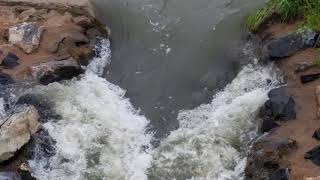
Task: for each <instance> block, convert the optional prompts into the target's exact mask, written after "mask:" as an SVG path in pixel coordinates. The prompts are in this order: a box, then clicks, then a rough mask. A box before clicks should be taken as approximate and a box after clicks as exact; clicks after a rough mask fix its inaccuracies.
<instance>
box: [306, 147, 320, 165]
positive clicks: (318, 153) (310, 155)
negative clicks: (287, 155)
mask: <svg viewBox="0 0 320 180" xmlns="http://www.w3.org/2000/svg"><path fill="white" fill-rule="evenodd" d="M304 158H305V159H309V160H310V161H312V162H313V163H314V164H316V165H317V166H320V146H317V147H315V148H313V149H312V150H310V151H308V152H307V153H306V154H305V155H304Z"/></svg>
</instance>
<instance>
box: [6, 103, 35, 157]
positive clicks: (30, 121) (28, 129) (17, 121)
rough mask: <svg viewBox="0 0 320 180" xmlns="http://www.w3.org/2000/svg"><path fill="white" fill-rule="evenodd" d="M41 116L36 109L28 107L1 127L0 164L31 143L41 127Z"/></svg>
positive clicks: (15, 114)
mask: <svg viewBox="0 0 320 180" xmlns="http://www.w3.org/2000/svg"><path fill="white" fill-rule="evenodd" d="M38 120H39V114H38V111H37V109H36V108H35V107H33V106H28V107H25V108H23V109H21V110H20V111H19V112H16V113H14V114H13V115H12V116H10V117H9V118H8V119H7V120H6V121H5V123H4V124H1V126H0V162H3V161H6V160H8V159H10V158H11V157H13V156H14V154H15V153H16V151H18V150H19V149H20V148H21V147H22V146H24V145H25V144H26V143H28V142H29V140H30V139H31V136H32V135H33V134H35V133H36V132H37V131H38V129H39V127H40V123H39V121H38Z"/></svg>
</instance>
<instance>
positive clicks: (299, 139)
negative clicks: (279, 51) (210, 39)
mask: <svg viewBox="0 0 320 180" xmlns="http://www.w3.org/2000/svg"><path fill="white" fill-rule="evenodd" d="M266 24H267V26H266V27H263V28H261V30H260V31H259V32H258V33H257V34H256V35H255V36H257V37H259V38H260V39H261V44H262V46H261V47H262V50H261V51H265V47H266V46H267V45H268V44H269V43H271V42H272V41H273V40H275V41H277V40H279V39H281V38H286V37H288V36H290V34H292V33H295V32H297V31H298V29H299V20H298V21H295V22H294V23H291V24H287V23H279V22H272V20H271V21H268V22H266ZM292 42H294V41H292ZM294 43H296V42H294ZM284 47H286V48H289V47H290V46H289V45H287V46H284ZM264 53H265V52H264ZM262 56H265V54H263V55H262ZM319 57H320V52H319V50H317V49H316V48H314V47H306V48H300V49H297V50H296V51H295V52H294V53H292V54H290V55H289V56H288V57H283V58H277V59H275V60H271V62H272V61H273V62H274V63H275V65H276V67H277V68H279V69H280V71H281V73H282V76H283V78H284V80H285V83H286V85H285V87H286V89H287V91H288V94H289V96H290V97H292V98H293V99H294V102H295V112H296V117H295V118H293V119H289V120H280V121H279V120H274V121H275V122H276V123H277V126H278V127H274V128H273V129H271V130H270V131H269V132H268V133H267V134H265V135H264V136H263V138H262V140H261V139H259V140H257V142H255V143H254V144H253V148H252V149H251V150H250V152H249V158H253V159H251V161H259V158H261V157H259V158H257V157H256V156H257V153H258V152H260V151H262V152H265V155H264V157H262V159H263V160H266V159H268V160H270V159H272V160H271V161H272V162H273V163H274V165H273V167H272V168H271V169H270V168H269V167H266V164H265V165H262V166H263V167H260V169H259V168H257V169H255V170H252V169H250V168H251V167H250V166H251V164H250V163H252V162H250V160H249V162H248V164H247V172H246V174H247V175H248V174H250V175H251V173H252V172H250V171H255V173H253V174H256V175H257V176H259V178H257V179H272V178H275V177H276V178H283V179H290V180H304V179H308V178H316V177H319V176H320V172H319V166H317V165H316V164H314V163H313V162H312V161H311V160H308V159H305V154H306V153H307V152H308V151H310V150H311V149H313V148H315V147H317V146H318V145H319V141H317V140H316V139H314V138H313V137H312V135H313V133H314V132H315V131H316V130H317V129H319V127H320V121H319V118H318V117H317V109H318V104H317V101H316V99H317V97H316V88H317V86H319V85H320V81H319V80H315V81H313V82H310V83H307V84H301V82H300V76H302V75H307V74H314V73H319V70H320V67H319V66H313V67H310V68H306V69H303V70H301V72H296V70H297V66H298V65H299V64H303V63H309V64H313V63H314V62H315V61H316V60H318V59H319ZM263 58H265V57H263ZM267 61H270V59H269V58H268V57H267ZM288 139H289V140H292V141H294V144H295V145H293V146H292V147H289V148H288V147H286V148H287V149H285V152H283V149H281V148H274V147H273V148H270V146H269V144H270V143H271V144H273V145H275V144H276V145H278V144H277V143H278V142H283V141H284V140H288ZM264 140H266V142H264ZM261 144H262V145H261ZM266 144H268V145H266ZM282 145H283V144H282ZM287 145H288V144H285V146H287ZM260 146H261V147H260ZM257 147H258V148H257ZM275 154H276V158H275V157H274V156H275ZM260 160H261V159H260ZM257 164H259V163H258V162H256V165H257ZM248 169H249V171H248ZM265 169H268V170H267V171H268V173H269V175H268V176H269V177H265V176H264V174H263V171H264V170H265ZM259 171H261V172H259ZM248 172H249V173H248ZM268 173H267V174H268ZM252 179H255V178H252Z"/></svg>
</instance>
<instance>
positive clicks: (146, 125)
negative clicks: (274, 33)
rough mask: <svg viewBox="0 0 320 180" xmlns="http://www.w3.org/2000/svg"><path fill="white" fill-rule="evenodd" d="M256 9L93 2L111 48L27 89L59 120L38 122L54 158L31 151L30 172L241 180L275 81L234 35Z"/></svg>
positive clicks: (148, 0)
mask: <svg viewBox="0 0 320 180" xmlns="http://www.w3.org/2000/svg"><path fill="white" fill-rule="evenodd" d="M260 2H261V1H257V2H254V3H253V2H252V0H230V1H223V0H198V1H194V0H163V1H161V0H158V1H156V0H130V1H129V0H104V1H103V0H100V1H99V0H98V6H97V7H98V9H97V10H98V11H97V12H98V14H100V15H99V16H100V17H101V18H102V19H104V18H105V19H106V22H108V23H110V24H109V25H110V26H111V28H112V30H113V32H112V36H111V37H112V41H111V42H112V43H111V44H112V46H111V48H110V42H109V40H106V39H102V40H101V44H100V46H97V48H98V49H97V50H98V52H100V53H99V54H98V56H97V57H95V58H94V59H93V60H92V61H91V62H90V64H89V65H88V67H87V68H86V72H85V74H84V75H82V76H81V77H79V78H75V79H73V80H70V81H66V82H62V83H52V84H50V85H48V86H38V87H35V88H33V89H32V93H38V94H41V95H42V96H45V97H46V98H48V99H51V101H53V104H54V107H53V110H55V111H56V113H58V114H60V115H61V117H62V118H61V120H49V121H48V122H47V123H45V124H44V125H43V126H44V129H45V130H46V131H47V132H48V134H49V135H50V136H51V137H52V139H53V142H54V143H52V144H51V145H52V146H54V149H55V151H54V153H52V154H51V155H50V156H45V155H43V154H41V152H38V151H36V153H38V154H36V156H35V157H36V158H34V159H31V160H30V161H29V164H30V166H31V168H32V170H33V175H35V177H37V178H38V179H40V180H47V179H48V180H146V179H149V180H186V179H193V180H238V179H242V178H243V171H244V169H243V168H244V166H245V163H246V158H245V152H246V150H247V147H248V143H249V142H250V140H251V139H252V138H253V137H255V136H256V128H257V119H256V114H257V111H258V109H259V107H261V105H262V104H263V103H264V102H265V101H266V100H267V93H268V91H269V90H270V89H272V88H274V87H276V86H277V85H278V84H279V80H278V75H277V72H276V70H275V69H274V67H273V65H260V64H259V63H258V59H256V58H255V56H254V54H252V53H251V48H250V46H247V42H246V41H245V38H244V37H245V32H244V31H243V29H242V28H241V27H242V24H241V22H242V20H243V17H244V16H245V14H246V12H247V11H248V10H249V9H251V8H253V7H255V6H256V5H257V4H259V3H260ZM111 54H112V57H111ZM128 98H129V99H128ZM1 109H4V108H1V107H0V110H1ZM1 114H2V111H0V115H1ZM155 141H156V142H158V143H157V144H156V146H155V145H154V143H153V142H155Z"/></svg>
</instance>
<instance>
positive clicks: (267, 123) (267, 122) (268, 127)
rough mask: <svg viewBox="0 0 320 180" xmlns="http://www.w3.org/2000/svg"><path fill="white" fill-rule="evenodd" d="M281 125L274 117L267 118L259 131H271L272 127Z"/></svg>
mask: <svg viewBox="0 0 320 180" xmlns="http://www.w3.org/2000/svg"><path fill="white" fill-rule="evenodd" d="M277 127H279V124H278V123H276V122H274V121H273V120H272V119H265V120H263V121H262V123H261V125H260V128H259V132H260V133H265V132H269V131H270V130H271V129H274V128H277Z"/></svg>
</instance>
